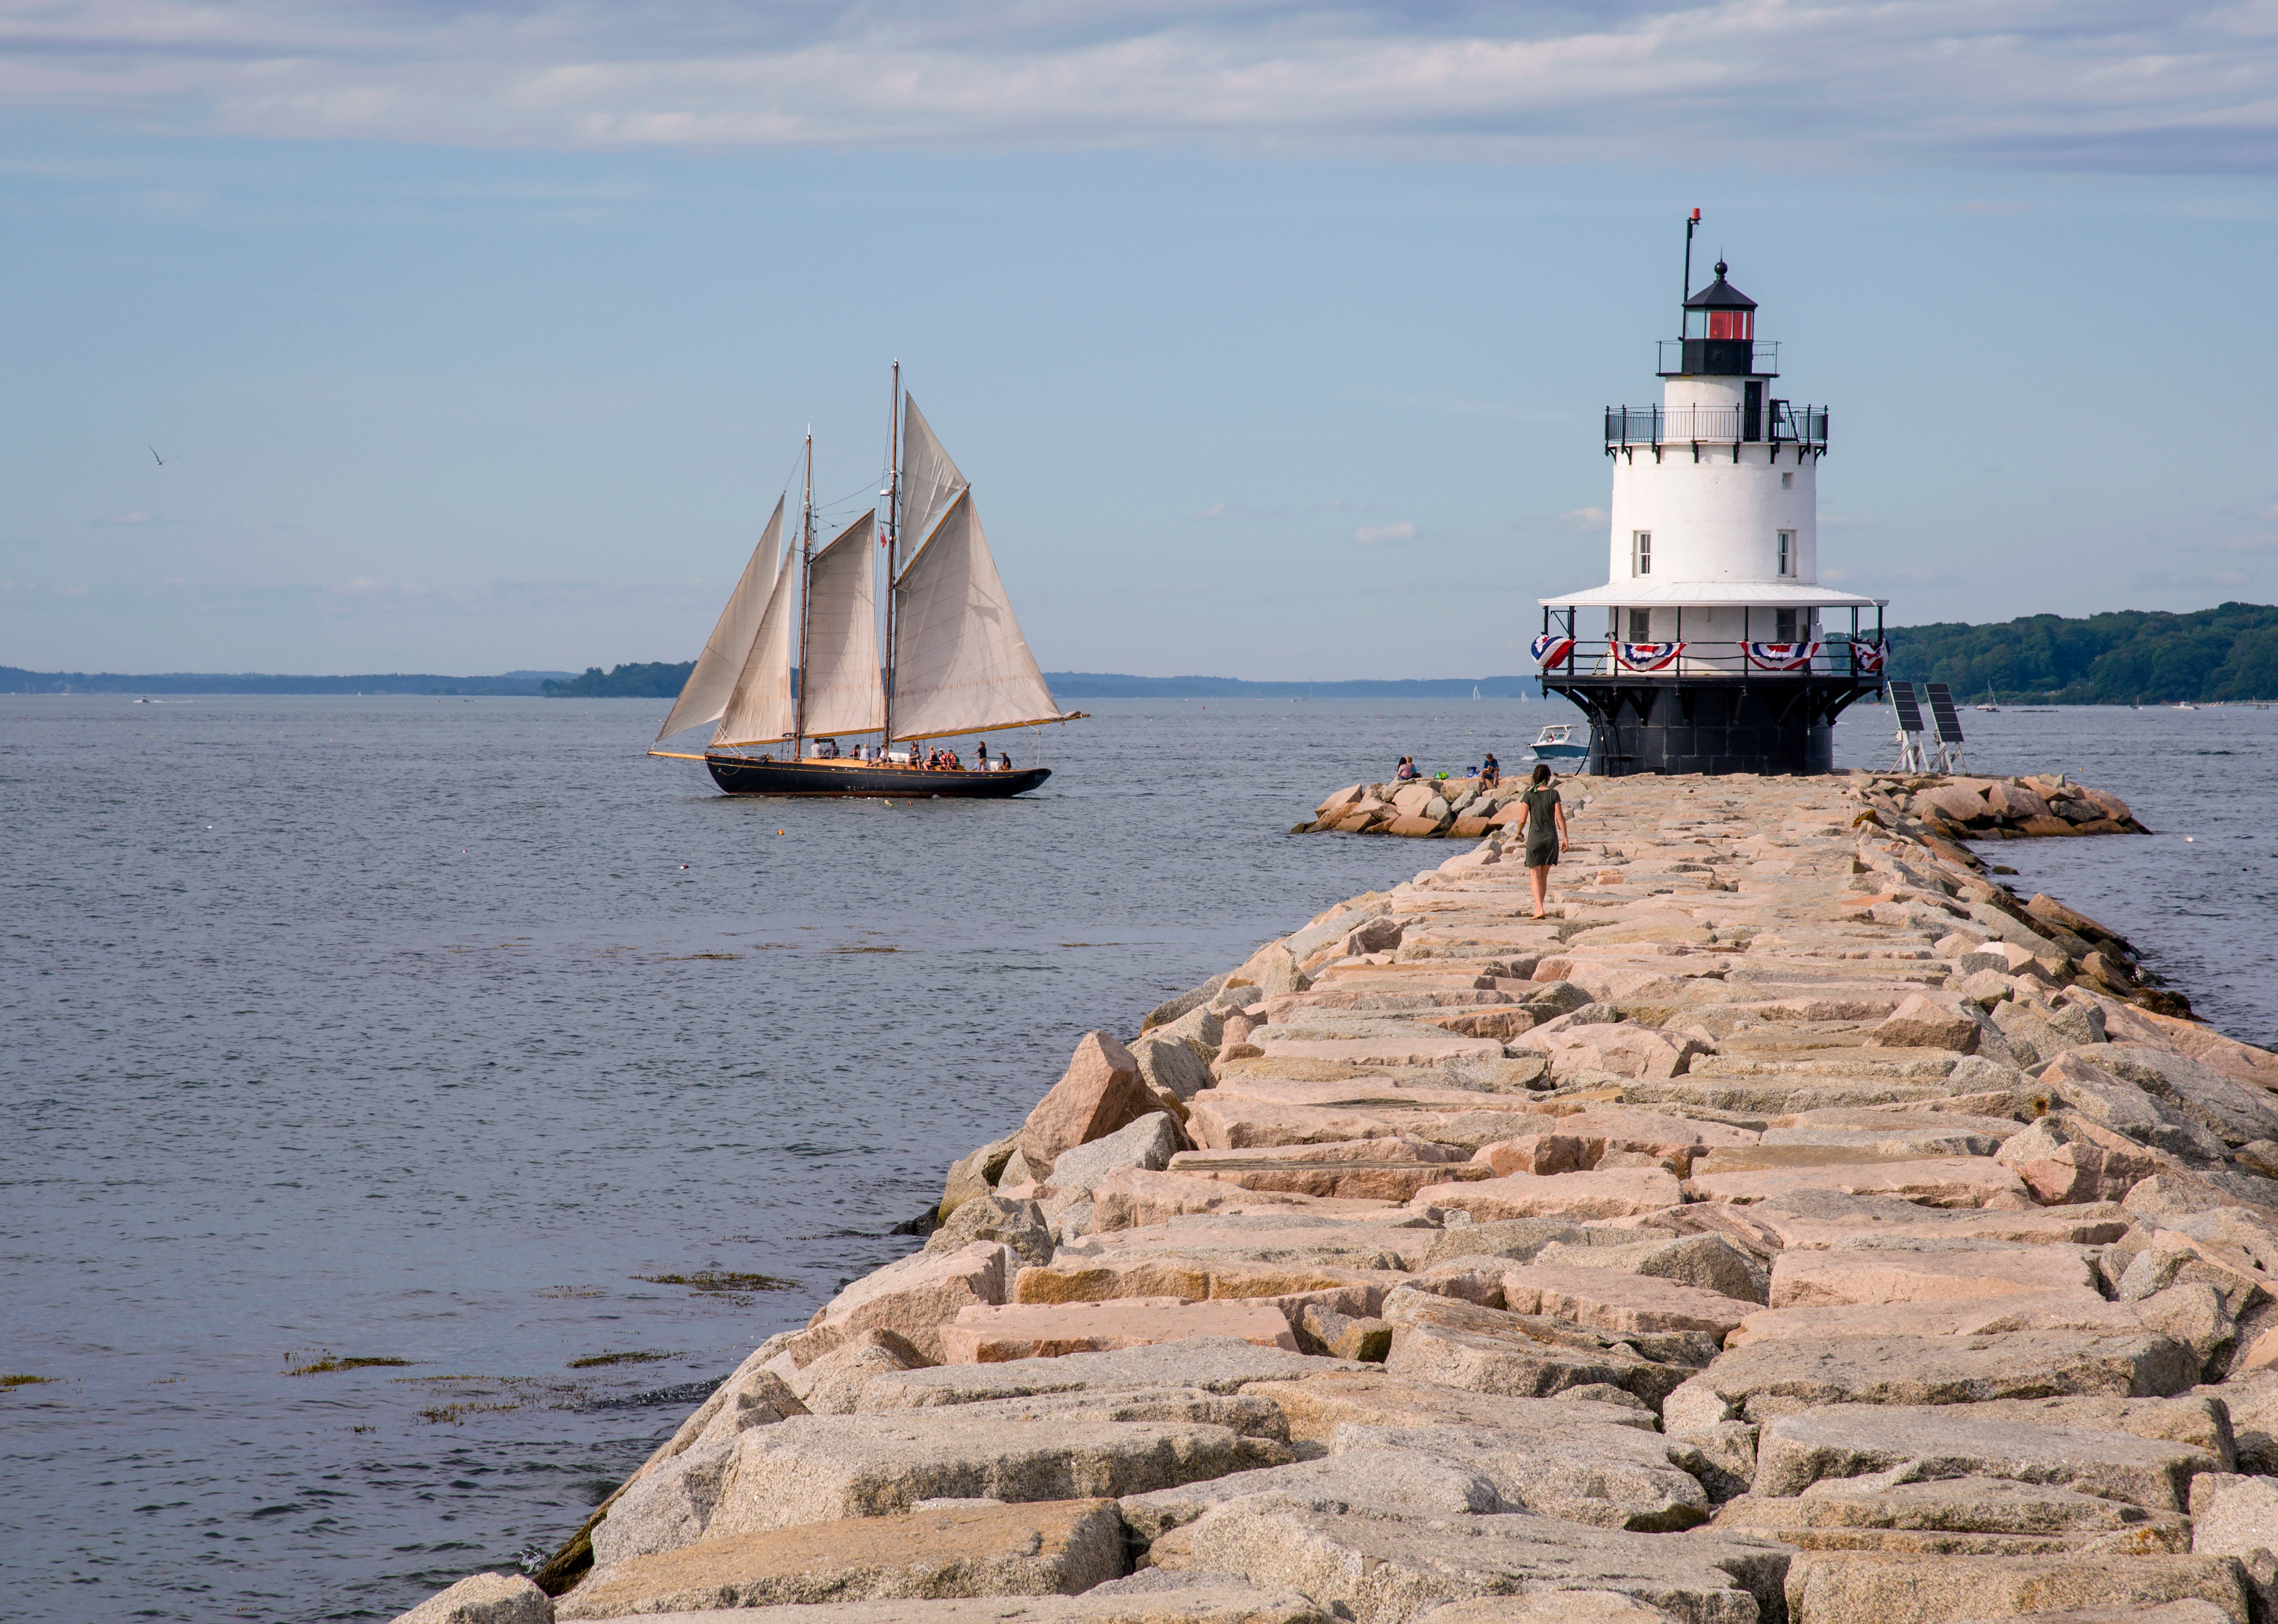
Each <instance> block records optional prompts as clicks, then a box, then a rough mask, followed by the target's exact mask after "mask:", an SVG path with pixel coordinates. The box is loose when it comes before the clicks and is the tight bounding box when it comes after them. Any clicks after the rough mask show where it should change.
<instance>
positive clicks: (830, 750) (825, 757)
mask: <svg viewBox="0 0 2278 1624" xmlns="http://www.w3.org/2000/svg"><path fill="white" fill-rule="evenodd" d="M814 759H816V760H817V761H836V760H837V759H838V741H837V739H817V740H815V741H814Z"/></svg>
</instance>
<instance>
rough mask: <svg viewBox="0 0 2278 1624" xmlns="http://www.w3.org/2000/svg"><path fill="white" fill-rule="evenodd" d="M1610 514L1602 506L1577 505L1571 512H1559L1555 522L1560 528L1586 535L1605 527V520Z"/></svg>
mask: <svg viewBox="0 0 2278 1624" xmlns="http://www.w3.org/2000/svg"><path fill="white" fill-rule="evenodd" d="M1610 516H1611V515H1609V514H1608V513H1607V512H1606V510H1605V509H1604V508H1602V507H1577V508H1574V509H1573V510H1572V511H1571V512H1568V513H1562V514H1560V515H1558V517H1557V519H1556V521H1555V522H1556V525H1557V527H1558V528H1559V529H1560V530H1572V531H1574V532H1575V533H1576V534H1578V535H1587V534H1588V533H1590V532H1591V531H1593V530H1603V529H1605V528H1606V521H1607V520H1608V518H1609V517H1610Z"/></svg>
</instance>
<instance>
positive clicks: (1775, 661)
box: [1741, 643, 1819, 671]
mask: <svg viewBox="0 0 2278 1624" xmlns="http://www.w3.org/2000/svg"><path fill="white" fill-rule="evenodd" d="M1741 646H1742V647H1744V648H1746V649H1747V651H1748V663H1749V664H1750V665H1752V666H1754V667H1756V668H1757V669H1758V670H1760V671H1808V670H1809V669H1811V657H1812V656H1813V655H1815V654H1816V653H1818V652H1819V644H1816V643H1748V644H1742V645H1741Z"/></svg>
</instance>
